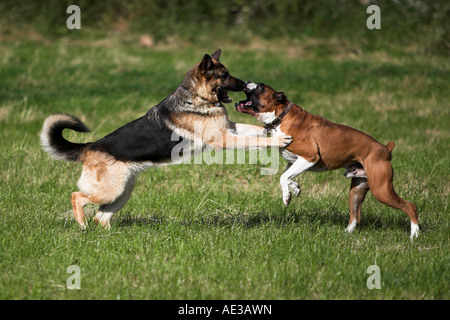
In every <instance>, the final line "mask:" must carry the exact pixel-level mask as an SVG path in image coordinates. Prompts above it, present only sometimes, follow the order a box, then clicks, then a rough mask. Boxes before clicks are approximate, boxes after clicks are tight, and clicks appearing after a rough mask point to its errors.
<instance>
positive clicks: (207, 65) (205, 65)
mask: <svg viewBox="0 0 450 320" xmlns="http://www.w3.org/2000/svg"><path fill="white" fill-rule="evenodd" d="M213 68H214V63H213V62H212V60H211V57H210V56H209V55H208V54H205V55H204V56H203V59H202V61H201V62H200V65H199V69H200V71H203V72H206V71H209V70H212V69H213Z"/></svg>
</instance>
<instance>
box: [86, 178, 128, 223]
mask: <svg viewBox="0 0 450 320" xmlns="http://www.w3.org/2000/svg"><path fill="white" fill-rule="evenodd" d="M133 189H134V181H130V182H129V183H128V184H127V187H126V188H125V190H124V192H123V193H122V194H121V195H120V196H119V197H118V198H117V199H116V200H114V202H112V203H106V204H102V205H100V208H99V209H98V212H97V214H96V215H95V217H94V222H95V223H96V224H100V225H101V226H102V227H103V228H105V229H107V230H109V229H111V223H110V221H111V218H112V216H113V215H114V213H116V212H117V211H119V210H120V209H122V207H123V206H124V205H125V204H126V203H127V201H128V200H129V199H130V197H131V193H132V192H133Z"/></svg>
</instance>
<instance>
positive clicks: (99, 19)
mask: <svg viewBox="0 0 450 320" xmlns="http://www.w3.org/2000/svg"><path fill="white" fill-rule="evenodd" d="M72 4H76V5H78V6H79V7H80V9H81V24H82V29H83V31H85V32H84V34H86V32H88V33H89V32H90V33H91V34H97V35H101V34H104V33H105V32H106V33H108V32H118V33H145V34H150V35H151V36H152V38H153V39H154V40H155V41H157V42H158V41H168V39H169V40H170V39H173V38H174V37H175V38H176V39H179V40H182V41H186V42H190V43H196V42H205V41H211V40H217V39H221V40H231V41H234V42H236V43H242V44H245V42H247V41H249V40H251V39H255V38H261V39H267V40H276V39H280V38H283V39H302V38H303V37H314V38H332V37H335V38H344V39H348V40H349V41H355V42H359V43H360V44H361V45H362V46H365V47H369V48H370V47H371V46H374V45H375V46H379V45H383V44H386V43H388V44H389V43H396V44H400V45H409V44H415V45H419V46H420V48H421V49H423V50H424V51H425V52H427V51H433V52H435V51H438V52H444V53H448V50H449V48H450V40H449V21H450V19H449V18H450V1H448V0H436V1H431V0H430V1H425V0H384V1H381V0H380V1H371V0H359V1H357V0H295V1H294V0H285V1H280V0H249V1H243V0H221V1H208V0H164V1H163V0H129V1H123V0H109V1H95V0H33V1H25V0H2V1H1V2H0V36H1V35H2V34H3V36H5V35H6V36H7V35H8V34H11V33H13V32H14V31H17V30H21V29H22V31H23V32H25V33H26V32H28V31H27V30H29V28H32V29H33V30H34V31H35V32H38V33H40V34H43V35H45V36H46V37H59V36H63V35H65V34H67V33H68V32H70V31H69V30H68V29H67V28H66V20H67V18H68V16H69V14H67V13H66V9H67V7H68V6H69V5H72ZM371 4H376V5H378V6H379V7H380V8H381V29H382V30H369V29H367V28H366V20H367V18H368V17H369V14H367V13H366V8H367V7H368V6H369V5H371ZM71 36H73V34H71Z"/></svg>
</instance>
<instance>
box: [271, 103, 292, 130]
mask: <svg viewBox="0 0 450 320" xmlns="http://www.w3.org/2000/svg"><path fill="white" fill-rule="evenodd" d="M292 105H293V103H292V102H290V101H289V104H288V105H287V107H286V108H284V110H283V111H281V113H280V114H279V115H278V117H276V118H275V119H273V120H272V122H270V123H268V124H266V125H265V126H264V129H265V130H266V131H267V133H270V131H271V130H273V129H275V127H277V126H279V125H280V123H281V121H283V119H284V117H285V116H286V115H287V114H288V112H289V111H290V110H291V108H292Z"/></svg>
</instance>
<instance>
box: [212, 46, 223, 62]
mask: <svg viewBox="0 0 450 320" xmlns="http://www.w3.org/2000/svg"><path fill="white" fill-rule="evenodd" d="M221 53H222V50H221V49H217V50H216V51H214V53H213V54H212V55H211V58H213V59H214V60H217V61H219V59H220V54H221Z"/></svg>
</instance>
